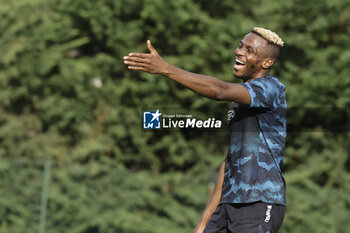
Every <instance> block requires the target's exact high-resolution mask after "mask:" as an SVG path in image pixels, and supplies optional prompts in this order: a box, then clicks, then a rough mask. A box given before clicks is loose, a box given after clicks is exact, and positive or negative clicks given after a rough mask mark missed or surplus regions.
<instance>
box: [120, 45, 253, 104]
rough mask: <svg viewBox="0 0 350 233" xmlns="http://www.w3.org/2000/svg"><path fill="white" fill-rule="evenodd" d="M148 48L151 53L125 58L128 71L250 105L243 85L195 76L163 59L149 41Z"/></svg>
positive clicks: (199, 92)
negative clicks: (166, 78) (154, 76)
mask: <svg viewBox="0 0 350 233" xmlns="http://www.w3.org/2000/svg"><path fill="white" fill-rule="evenodd" d="M147 46H148V49H149V51H150V53H130V54H129V55H128V56H125V57H124V63H125V64H126V65H128V69H130V70H138V71H144V72H147V73H151V74H162V75H164V76H167V77H168V78H170V79H172V80H174V81H176V82H178V83H180V84H182V85H184V86H186V87H188V88H189V89H191V90H192V91H194V92H196V93H198V94H200V95H203V96H206V97H208V98H211V99H215V100H229V101H234V102H237V103H242V104H247V105H249V104H250V95H249V93H248V91H247V90H246V89H245V88H244V87H243V86H242V85H240V84H236V83H228V82H224V81H221V80H219V79H217V78H214V77H211V76H207V75H201V74H195V73H191V72H188V71H185V70H183V69H180V68H178V67H175V66H173V65H171V64H169V63H167V62H165V61H164V60H163V59H162V58H161V56H160V55H159V54H158V52H157V51H156V50H155V49H154V48H153V46H152V45H151V42H150V41H149V40H148V41H147Z"/></svg>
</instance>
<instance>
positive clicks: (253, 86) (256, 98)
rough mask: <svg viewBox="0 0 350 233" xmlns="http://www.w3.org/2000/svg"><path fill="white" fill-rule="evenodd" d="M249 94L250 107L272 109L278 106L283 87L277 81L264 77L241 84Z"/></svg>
mask: <svg viewBox="0 0 350 233" xmlns="http://www.w3.org/2000/svg"><path fill="white" fill-rule="evenodd" d="M242 85H243V86H244V87H245V88H246V89H247V90H248V92H249V94H250V100H251V103H250V107H255V108H274V107H276V104H278V102H279V101H278V99H279V98H280V95H281V92H284V86H283V84H282V83H280V82H279V81H278V80H274V79H272V78H268V77H264V78H257V79H254V80H252V81H250V82H245V83H242Z"/></svg>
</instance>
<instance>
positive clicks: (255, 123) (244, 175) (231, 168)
mask: <svg viewBox="0 0 350 233" xmlns="http://www.w3.org/2000/svg"><path fill="white" fill-rule="evenodd" d="M242 85H243V86H244V87H245V88H246V89H247V90H248V92H249V94H250V97H251V104H250V106H247V105H241V104H238V103H235V102H233V103H231V105H230V109H229V112H228V121H229V123H228V140H229V148H228V152H227V157H226V167H225V176H224V183H223V187H222V195H221V203H250V202H256V201H262V202H265V203H275V204H282V205H286V189H285V188H286V187H285V182H284V178H283V175H282V171H281V168H282V165H283V150H284V145H285V140H286V111H287V103H286V99H285V87H284V85H283V84H282V83H281V82H280V81H279V80H278V79H277V78H275V77H273V76H271V75H267V76H265V77H261V78H257V79H254V80H252V81H250V82H245V83H242Z"/></svg>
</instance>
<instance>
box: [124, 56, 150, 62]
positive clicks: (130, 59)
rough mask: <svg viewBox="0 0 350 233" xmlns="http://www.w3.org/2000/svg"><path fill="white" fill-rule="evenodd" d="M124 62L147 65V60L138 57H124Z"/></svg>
mask: <svg viewBox="0 0 350 233" xmlns="http://www.w3.org/2000/svg"><path fill="white" fill-rule="evenodd" d="M124 61H135V62H144V63H149V59H148V58H140V57H128V56H125V57H124Z"/></svg>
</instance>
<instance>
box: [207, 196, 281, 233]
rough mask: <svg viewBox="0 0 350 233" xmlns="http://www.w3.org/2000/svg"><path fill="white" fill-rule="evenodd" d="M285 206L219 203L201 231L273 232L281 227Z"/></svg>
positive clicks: (218, 232)
mask: <svg viewBox="0 0 350 233" xmlns="http://www.w3.org/2000/svg"><path fill="white" fill-rule="evenodd" d="M285 210H286V207H285V206H283V205H276V204H267V203H263V202H254V203H246V204H226V203H224V204H220V205H219V206H218V207H217V208H216V210H215V212H214V213H213V214H212V216H211V218H210V220H209V222H208V224H207V226H206V227H205V229H204V231H203V233H214V232H215V233H275V232H277V230H278V229H279V228H280V227H281V225H282V222H283V219H284V213H285Z"/></svg>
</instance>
